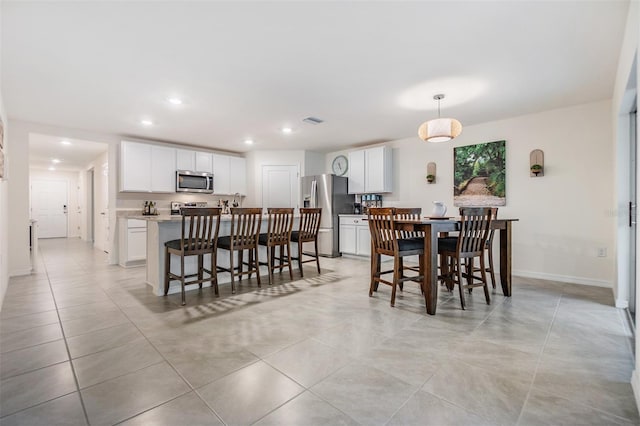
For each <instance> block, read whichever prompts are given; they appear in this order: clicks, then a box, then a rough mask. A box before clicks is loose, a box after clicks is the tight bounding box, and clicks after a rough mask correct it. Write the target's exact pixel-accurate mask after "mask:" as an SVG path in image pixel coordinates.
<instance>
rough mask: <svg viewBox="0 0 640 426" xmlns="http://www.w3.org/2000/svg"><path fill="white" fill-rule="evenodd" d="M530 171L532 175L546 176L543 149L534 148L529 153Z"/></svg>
mask: <svg viewBox="0 0 640 426" xmlns="http://www.w3.org/2000/svg"><path fill="white" fill-rule="evenodd" d="M529 171H530V172H531V173H530V176H531V177H542V176H544V152H542V150H541V149H534V150H533V151H531V154H529Z"/></svg>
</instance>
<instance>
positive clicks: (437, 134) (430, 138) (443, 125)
mask: <svg viewBox="0 0 640 426" xmlns="http://www.w3.org/2000/svg"><path fill="white" fill-rule="evenodd" d="M433 99H435V100H436V101H438V118H436V119H434V120H429V121H426V122H424V123H422V125H421V126H420V127H419V128H418V136H420V139H422V140H424V141H427V142H447V141H450V140H451V139H453V138H455V137H456V136H458V135H459V134H460V133H461V132H462V124H460V122H459V121H458V120H456V119H455V118H441V117H440V101H441V100H442V99H444V95H435V96H434V97H433Z"/></svg>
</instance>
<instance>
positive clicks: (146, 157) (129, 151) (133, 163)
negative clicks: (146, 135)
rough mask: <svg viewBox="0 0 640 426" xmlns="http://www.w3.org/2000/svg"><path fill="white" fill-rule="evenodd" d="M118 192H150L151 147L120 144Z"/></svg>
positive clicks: (135, 143) (123, 142)
mask: <svg viewBox="0 0 640 426" xmlns="http://www.w3.org/2000/svg"><path fill="white" fill-rule="evenodd" d="M120 191H133V192H149V191H151V145H147V144H143V143H137V142H126V141H122V142H121V143H120Z"/></svg>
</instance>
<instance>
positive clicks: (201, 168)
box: [195, 152, 213, 173]
mask: <svg viewBox="0 0 640 426" xmlns="http://www.w3.org/2000/svg"><path fill="white" fill-rule="evenodd" d="M195 171H196V172H206V173H213V164H212V161H211V154H209V153H208V152H196V168H195Z"/></svg>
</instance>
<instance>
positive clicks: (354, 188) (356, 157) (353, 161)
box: [349, 150, 365, 194]
mask: <svg viewBox="0 0 640 426" xmlns="http://www.w3.org/2000/svg"><path fill="white" fill-rule="evenodd" d="M364 157H365V156H364V150H360V151H353V152H350V153H349V194H362V193H364V192H365V190H364V176H365V173H364V172H365V165H364Z"/></svg>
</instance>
